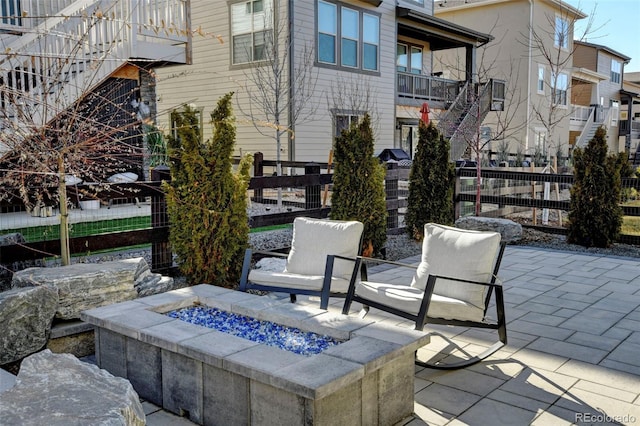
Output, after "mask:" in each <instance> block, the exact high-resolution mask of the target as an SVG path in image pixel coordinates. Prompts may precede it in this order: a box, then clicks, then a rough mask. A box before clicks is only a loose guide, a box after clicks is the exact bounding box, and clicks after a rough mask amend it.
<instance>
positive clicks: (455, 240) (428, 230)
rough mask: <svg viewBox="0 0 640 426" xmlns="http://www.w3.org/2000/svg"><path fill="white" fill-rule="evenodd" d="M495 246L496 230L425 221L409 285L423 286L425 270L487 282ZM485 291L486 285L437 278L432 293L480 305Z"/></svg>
mask: <svg viewBox="0 0 640 426" xmlns="http://www.w3.org/2000/svg"><path fill="white" fill-rule="evenodd" d="M499 248H500V234H499V233H497V232H484V231H471V230H466V229H459V228H453V227H450V226H444V225H438V224H433V223H428V224H426V225H425V226H424V241H423V243H422V259H421V261H420V265H419V266H418V269H417V270H416V273H415V275H414V277H413V281H412V282H411V286H412V287H416V288H419V289H422V290H424V288H425V286H426V284H427V277H428V276H429V274H432V275H442V276H446V277H452V278H460V279H465V280H470V281H480V282H489V281H490V280H491V274H492V273H493V266H494V261H495V259H496V256H497V254H498V250H499ZM487 291H488V287H486V286H481V285H473V284H465V283H459V282H456V281H451V280H438V281H437V282H436V287H435V290H434V293H435V294H438V295H441V296H445V297H451V298H454V299H459V300H462V301H465V302H468V303H472V304H473V305H476V306H478V307H481V306H483V305H484V299H485V295H486V294H487Z"/></svg>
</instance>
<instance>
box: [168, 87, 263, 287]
mask: <svg viewBox="0 0 640 426" xmlns="http://www.w3.org/2000/svg"><path fill="white" fill-rule="evenodd" d="M232 96H233V93H229V94H227V95H225V96H223V97H222V98H221V99H220V100H219V101H218V105H217V107H216V109H215V111H213V112H212V113H211V120H212V123H213V125H214V132H213V139H212V140H207V141H206V142H205V143H202V142H201V140H200V130H199V128H198V120H197V116H196V112H195V111H194V110H193V109H191V108H189V107H185V109H184V112H182V113H181V114H176V126H177V128H178V137H177V138H175V139H171V140H170V159H171V183H169V184H167V185H165V189H166V192H167V208H168V213H169V218H170V221H171V230H170V233H169V241H170V242H171V246H172V248H173V251H174V252H175V253H176V255H177V257H178V264H179V266H180V270H181V271H182V273H183V274H184V275H185V276H186V277H187V281H188V282H189V284H199V283H208V284H215V285H219V286H222V287H234V286H236V285H237V283H238V281H239V279H240V273H241V270H242V261H243V255H244V250H245V249H246V248H247V247H248V244H249V221H248V215H247V202H246V194H247V187H248V185H249V169H250V167H251V156H250V155H245V156H244V158H243V159H242V161H241V162H240V166H239V168H238V171H237V172H236V173H234V172H233V170H232V161H231V160H232V159H231V155H232V153H233V145H234V143H235V138H236V128H235V123H234V117H233V115H232V110H231V97H232Z"/></svg>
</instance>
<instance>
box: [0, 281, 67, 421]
mask: <svg viewBox="0 0 640 426" xmlns="http://www.w3.org/2000/svg"><path fill="white" fill-rule="evenodd" d="M57 306H58V294H57V292H56V291H55V289H52V288H49V287H27V288H17V289H13V290H8V291H4V292H0V324H2V332H0V365H4V364H8V363H11V362H15V361H18V360H20V359H22V358H24V357H25V356H27V355H30V354H32V353H34V352H37V351H39V350H41V349H42V348H43V347H44V346H45V345H46V343H47V339H48V338H49V333H50V330H51V323H52V321H53V317H54V315H55V313H56V307H57ZM0 424H4V423H2V422H0Z"/></svg>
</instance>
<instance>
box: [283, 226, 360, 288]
mask: <svg viewBox="0 0 640 426" xmlns="http://www.w3.org/2000/svg"><path fill="white" fill-rule="evenodd" d="M363 230H364V225H363V224H362V223H361V222H358V221H340V220H326V219H309V218H305V217H297V218H296V219H295V220H294V222H293V239H292V241H291V251H290V252H289V256H288V258H287V267H286V269H285V271H286V272H289V273H291V274H300V275H316V276H318V275H319V276H324V271H325V266H326V263H327V255H330V254H332V255H339V256H345V257H349V258H355V257H356V256H357V255H358V253H359V250H360V237H361V236H362V231H363ZM354 266H355V263H354V262H350V261H347V260H341V259H336V260H335V262H334V264H333V274H332V275H333V276H334V277H339V278H343V279H346V280H349V279H351V274H352V272H353V268H354Z"/></svg>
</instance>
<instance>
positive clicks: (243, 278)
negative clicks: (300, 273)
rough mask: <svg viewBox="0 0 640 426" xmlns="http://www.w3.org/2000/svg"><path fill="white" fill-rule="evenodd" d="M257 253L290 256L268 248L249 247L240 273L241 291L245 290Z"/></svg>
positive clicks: (282, 256) (271, 255)
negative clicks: (252, 262) (256, 248)
mask: <svg viewBox="0 0 640 426" xmlns="http://www.w3.org/2000/svg"><path fill="white" fill-rule="evenodd" d="M256 254H260V255H264V256H265V257H281V258H286V257H287V256H289V255H288V254H287V253H279V252H275V251H268V250H254V249H251V248H248V249H246V250H245V251H244V260H243V262H242V272H241V273H240V285H239V288H240V291H245V290H246V288H247V283H248V279H249V270H250V269H251V261H252V259H253V256H254V255H256Z"/></svg>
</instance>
